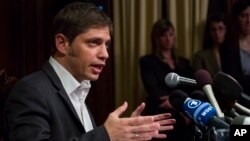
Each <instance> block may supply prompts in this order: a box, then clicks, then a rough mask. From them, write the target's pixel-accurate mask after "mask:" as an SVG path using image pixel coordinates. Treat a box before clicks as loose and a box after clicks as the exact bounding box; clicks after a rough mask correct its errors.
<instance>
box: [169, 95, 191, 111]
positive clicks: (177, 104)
mask: <svg viewBox="0 0 250 141" xmlns="http://www.w3.org/2000/svg"><path fill="white" fill-rule="evenodd" d="M187 97H188V95H187V94H186V93H185V92H183V91H181V90H174V91H172V92H171V93H170V95H169V97H168V99H169V103H170V104H171V105H172V106H173V107H174V108H175V109H177V110H178V111H182V110H183V108H182V107H183V103H184V101H185V100H186V99H187Z"/></svg>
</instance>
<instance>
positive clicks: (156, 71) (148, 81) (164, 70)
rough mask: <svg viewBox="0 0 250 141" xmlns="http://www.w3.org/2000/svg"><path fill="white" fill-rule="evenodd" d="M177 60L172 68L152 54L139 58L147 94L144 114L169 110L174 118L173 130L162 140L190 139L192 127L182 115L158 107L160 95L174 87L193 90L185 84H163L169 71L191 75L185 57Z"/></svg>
mask: <svg viewBox="0 0 250 141" xmlns="http://www.w3.org/2000/svg"><path fill="white" fill-rule="evenodd" d="M176 61H177V60H176ZM177 62H178V63H176V64H175V65H176V68H175V69H174V70H173V69H171V68H170V67H169V66H168V65H167V64H166V63H163V62H162V61H161V60H160V59H159V58H158V57H156V56H154V55H145V56H142V57H141V58H140V71H141V78H142V82H143V84H144V87H145V89H146V91H147V94H148V96H147V100H146V105H147V106H146V107H145V114H146V115H155V114H161V113H166V112H170V113H171V114H172V117H173V118H175V119H176V123H175V124H174V130H172V131H169V132H167V136H168V137H167V138H166V139H165V140H164V141H184V140H185V141H191V138H192V134H193V133H192V131H193V129H192V128H191V126H185V123H184V120H183V117H182V116H181V115H180V114H179V112H177V111H176V110H166V109H165V108H160V107H159V106H160V104H161V103H162V100H161V99H160V97H161V96H166V95H169V94H170V93H171V92H172V91H173V90H175V89H180V90H183V91H186V92H187V93H188V92H191V91H192V90H193V89H190V87H185V86H180V87H177V88H170V87H168V86H167V85H166V84H165V81H164V79H165V77H166V75H167V74H168V73H170V72H175V73H177V74H179V75H180V76H184V77H187V78H192V77H193V70H192V68H191V65H190V63H189V61H188V60H187V59H185V58H182V57H178V61H177ZM153 140H154V139H153ZM162 141H163V140H162Z"/></svg>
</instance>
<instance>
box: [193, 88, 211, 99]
mask: <svg viewBox="0 0 250 141" xmlns="http://www.w3.org/2000/svg"><path fill="white" fill-rule="evenodd" d="M190 98H193V99H198V100H201V101H204V102H209V100H208V98H207V96H206V94H204V92H202V91H201V90H195V91H193V92H192V93H191V94H190Z"/></svg>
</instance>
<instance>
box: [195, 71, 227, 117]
mask: <svg viewBox="0 0 250 141" xmlns="http://www.w3.org/2000/svg"><path fill="white" fill-rule="evenodd" d="M195 78H196V81H197V84H198V86H201V87H202V89H203V91H204V92H205V94H206V96H207V97H208V99H209V101H210V103H211V104H212V105H213V107H214V108H215V109H216V112H217V116H218V117H224V114H223V113H222V111H221V108H220V106H219V104H218V102H217V100H216V98H215V95H214V92H213V88H212V81H213V80H212V78H211V75H210V74H209V72H208V71H206V70H204V69H200V70H198V71H197V72H196V73H195Z"/></svg>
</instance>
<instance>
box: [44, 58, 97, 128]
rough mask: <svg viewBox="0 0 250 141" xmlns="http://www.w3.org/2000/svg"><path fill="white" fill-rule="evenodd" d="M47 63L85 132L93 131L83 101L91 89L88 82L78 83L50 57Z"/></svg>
mask: <svg viewBox="0 0 250 141" xmlns="http://www.w3.org/2000/svg"><path fill="white" fill-rule="evenodd" d="M49 63H50V64H51V65H52V67H53V68H54V70H55V72H56V74H57V75H58V77H59V78H60V80H61V82H62V85H63V87H64V89H65V91H66V93H67V94H68V96H69V98H70V101H71V103H72V104H73V106H74V108H75V110H76V113H77V114H78V117H79V119H80V120H81V122H82V125H83V127H84V129H85V131H86V132H88V131H90V130H92V129H93V125H92V122H91V119H90V116H89V113H88V110H87V107H86V104H85V99H86V97H87V95H88V93H89V89H90V88H91V84H90V81H89V80H84V81H83V82H81V83H79V82H78V81H77V80H76V79H75V78H74V77H73V76H72V75H71V74H70V73H69V72H68V71H67V70H66V69H65V68H64V67H63V66H62V65H61V64H59V63H58V62H57V61H56V60H55V59H54V58H53V57H50V59H49Z"/></svg>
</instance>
